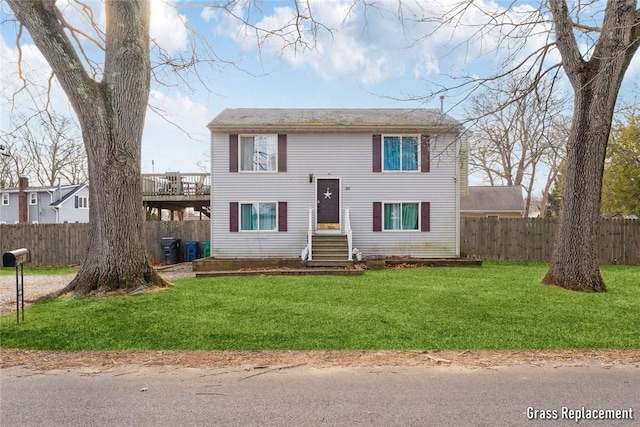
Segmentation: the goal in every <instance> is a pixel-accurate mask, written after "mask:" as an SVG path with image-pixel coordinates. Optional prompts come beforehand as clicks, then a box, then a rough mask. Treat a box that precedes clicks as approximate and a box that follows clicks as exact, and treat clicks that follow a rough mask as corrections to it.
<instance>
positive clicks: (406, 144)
mask: <svg viewBox="0 0 640 427" xmlns="http://www.w3.org/2000/svg"><path fill="white" fill-rule="evenodd" d="M402 170H403V171H417V170H418V138H416V137H415V136H405V137H403V138H402Z"/></svg>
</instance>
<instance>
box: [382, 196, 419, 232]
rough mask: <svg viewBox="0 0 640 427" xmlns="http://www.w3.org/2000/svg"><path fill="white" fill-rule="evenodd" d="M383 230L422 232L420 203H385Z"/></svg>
mask: <svg viewBox="0 0 640 427" xmlns="http://www.w3.org/2000/svg"><path fill="white" fill-rule="evenodd" d="M382 218H383V220H382V224H383V230H385V231H390V230H402V231H418V230H420V203H418V202H402V203H384V208H383V211H382Z"/></svg>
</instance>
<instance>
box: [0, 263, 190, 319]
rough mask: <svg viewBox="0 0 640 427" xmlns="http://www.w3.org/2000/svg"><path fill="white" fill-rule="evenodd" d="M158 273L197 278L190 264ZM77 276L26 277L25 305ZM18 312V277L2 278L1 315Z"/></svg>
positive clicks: (163, 269) (7, 276) (165, 267)
mask: <svg viewBox="0 0 640 427" xmlns="http://www.w3.org/2000/svg"><path fill="white" fill-rule="evenodd" d="M12 273H13V272H12ZM158 273H160V275H161V276H162V277H164V278H165V279H167V280H175V279H181V278H184V277H195V273H194V272H193V270H192V269H191V263H190V262H184V263H181V264H175V265H171V266H162V267H158ZM74 277H75V274H59V275H41V274H37V275H25V276H24V305H25V307H28V306H29V305H31V303H32V302H33V301H35V300H37V299H38V298H40V297H43V296H45V295H47V294H50V293H51V292H55V291H57V290H60V289H62V288H64V287H65V286H66V285H67V284H68V283H69V282H70V281H71V280H73V278H74ZM15 310H16V276H15V274H9V275H6V276H5V275H3V276H0V315H3V314H7V313H10V312H15Z"/></svg>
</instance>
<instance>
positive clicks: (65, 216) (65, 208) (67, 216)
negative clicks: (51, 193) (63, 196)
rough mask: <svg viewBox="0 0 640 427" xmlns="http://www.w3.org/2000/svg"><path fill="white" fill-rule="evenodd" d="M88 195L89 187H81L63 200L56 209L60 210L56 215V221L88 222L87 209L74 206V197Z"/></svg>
mask: <svg viewBox="0 0 640 427" xmlns="http://www.w3.org/2000/svg"><path fill="white" fill-rule="evenodd" d="M76 196H78V197H89V187H86V186H85V187H83V188H82V189H80V190H79V191H78V192H76V193H75V194H74V195H72V196H70V197H69V198H68V199H67V200H65V201H64V202H63V203H62V204H61V205H60V207H59V208H58V210H59V211H60V213H59V215H58V221H59V222H61V223H64V222H89V209H88V208H86V209H83V208H76V207H75V197H76Z"/></svg>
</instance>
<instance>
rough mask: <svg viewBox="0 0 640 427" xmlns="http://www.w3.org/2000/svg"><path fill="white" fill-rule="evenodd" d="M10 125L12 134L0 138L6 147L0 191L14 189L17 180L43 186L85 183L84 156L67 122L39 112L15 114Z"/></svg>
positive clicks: (0, 161)
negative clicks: (4, 187) (32, 181)
mask: <svg viewBox="0 0 640 427" xmlns="http://www.w3.org/2000/svg"><path fill="white" fill-rule="evenodd" d="M11 122H12V123H11V125H12V126H11V128H12V130H11V131H10V132H7V133H5V134H0V141H3V144H5V145H6V147H7V153H6V157H2V158H0V187H3V186H15V185H17V184H16V183H17V182H18V178H19V177H20V176H27V177H30V178H35V181H37V182H38V183H39V184H40V185H44V186H46V185H55V184H57V183H60V182H63V183H65V184H79V183H86V182H87V168H86V166H87V156H86V153H85V150H84V147H83V146H82V141H81V140H80V137H79V135H78V132H77V126H76V125H75V124H74V123H73V121H72V120H71V119H69V118H68V117H65V116H62V115H57V114H55V113H52V114H49V113H44V112H42V113H38V114H35V115H33V116H31V117H26V116H24V115H22V114H15V115H13V117H12V120H11Z"/></svg>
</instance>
